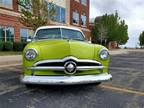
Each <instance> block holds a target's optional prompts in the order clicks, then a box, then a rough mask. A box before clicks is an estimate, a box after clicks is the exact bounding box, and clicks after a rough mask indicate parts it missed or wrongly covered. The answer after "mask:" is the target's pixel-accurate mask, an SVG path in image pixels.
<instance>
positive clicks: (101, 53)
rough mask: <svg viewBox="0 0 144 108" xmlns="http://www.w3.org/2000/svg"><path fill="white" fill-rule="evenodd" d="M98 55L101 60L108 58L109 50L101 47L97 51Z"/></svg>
mask: <svg viewBox="0 0 144 108" xmlns="http://www.w3.org/2000/svg"><path fill="white" fill-rule="evenodd" d="M99 56H100V58H101V59H102V60H106V59H108V58H109V52H108V50H107V49H105V48H103V49H101V50H100V51H99Z"/></svg>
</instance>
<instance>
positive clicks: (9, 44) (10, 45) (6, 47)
mask: <svg viewBox="0 0 144 108" xmlns="http://www.w3.org/2000/svg"><path fill="white" fill-rule="evenodd" d="M3 50H4V51H12V50H13V43H12V42H5V43H4V49H3Z"/></svg>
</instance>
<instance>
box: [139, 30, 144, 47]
mask: <svg viewBox="0 0 144 108" xmlns="http://www.w3.org/2000/svg"><path fill="white" fill-rule="evenodd" d="M139 41H140V46H141V48H144V31H143V32H142V33H141V34H140V36H139Z"/></svg>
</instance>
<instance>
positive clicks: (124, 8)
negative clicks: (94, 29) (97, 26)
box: [90, 0, 144, 47]
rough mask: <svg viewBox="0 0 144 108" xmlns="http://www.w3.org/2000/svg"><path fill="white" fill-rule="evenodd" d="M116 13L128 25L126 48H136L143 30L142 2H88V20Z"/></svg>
mask: <svg viewBox="0 0 144 108" xmlns="http://www.w3.org/2000/svg"><path fill="white" fill-rule="evenodd" d="M116 10H117V11H118V13H119V16H120V17H121V19H124V20H125V21H126V23H127V24H128V27H129V28H128V34H129V40H128V42H127V44H126V46H127V47H136V46H137V44H138V37H139V34H140V33H141V32H142V31H143V30H144V0H90V18H95V17H97V16H101V15H103V14H105V13H108V14H111V13H114V12H115V11H116Z"/></svg>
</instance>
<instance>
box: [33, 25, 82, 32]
mask: <svg viewBox="0 0 144 108" xmlns="http://www.w3.org/2000/svg"><path fill="white" fill-rule="evenodd" d="M48 28H65V29H71V30H77V31H80V32H81V30H80V29H78V28H76V27H69V26H54V25H50V26H41V27H39V28H38V29H37V30H36V31H38V30H40V29H48Z"/></svg>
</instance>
